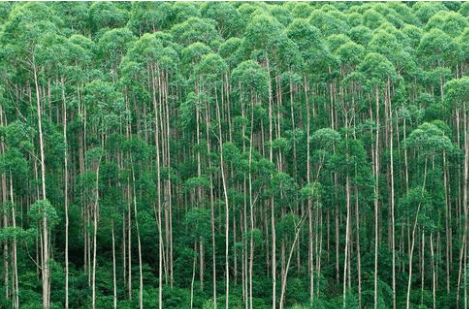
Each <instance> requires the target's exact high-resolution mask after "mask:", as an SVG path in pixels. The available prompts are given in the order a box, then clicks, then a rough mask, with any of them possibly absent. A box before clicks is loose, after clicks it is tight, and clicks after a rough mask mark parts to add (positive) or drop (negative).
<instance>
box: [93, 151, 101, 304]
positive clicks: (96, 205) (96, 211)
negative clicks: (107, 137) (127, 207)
mask: <svg viewBox="0 0 469 309" xmlns="http://www.w3.org/2000/svg"><path fill="white" fill-rule="evenodd" d="M100 166H101V158H99V162H98V166H97V167H96V182H95V191H96V192H95V201H94V206H93V277H92V308H93V309H95V308H96V251H97V247H98V245H97V243H96V239H97V235H98V215H99V186H98V185H99V167H100Z"/></svg>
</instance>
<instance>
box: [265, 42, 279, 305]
mask: <svg viewBox="0 0 469 309" xmlns="http://www.w3.org/2000/svg"><path fill="white" fill-rule="evenodd" d="M265 59H266V64H267V76H268V81H269V82H268V84H269V143H270V146H269V160H270V161H271V162H273V148H272V141H273V135H272V133H273V116H272V104H273V102H272V101H273V98H272V80H271V78H270V62H269V56H268V53H267V51H266V52H265ZM270 207H271V208H270V211H271V213H270V218H271V222H270V223H271V233H272V248H271V249H272V309H275V308H276V306H277V237H276V231H275V202H274V198H273V197H271V198H270Z"/></svg>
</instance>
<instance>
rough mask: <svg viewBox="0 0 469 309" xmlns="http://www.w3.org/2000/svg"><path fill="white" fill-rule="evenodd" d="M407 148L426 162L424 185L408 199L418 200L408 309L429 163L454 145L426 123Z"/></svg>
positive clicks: (419, 128) (408, 290) (408, 302)
mask: <svg viewBox="0 0 469 309" xmlns="http://www.w3.org/2000/svg"><path fill="white" fill-rule="evenodd" d="M404 143H405V145H406V147H410V148H413V149H415V151H416V152H417V153H418V155H419V157H421V158H423V160H424V171H423V180H422V185H421V186H419V187H417V188H414V189H411V190H410V191H409V192H408V194H407V198H410V199H416V200H415V201H414V200H413V203H415V204H417V210H416V215H415V220H414V224H413V227H412V243H411V246H410V252H409V279H408V285H407V298H406V308H410V292H411V283H412V259H413V252H414V246H415V237H416V231H417V224H418V221H419V218H420V211H421V208H422V207H423V206H424V205H425V203H426V201H425V193H426V185H427V174H428V172H427V170H428V167H427V165H428V164H427V161H428V159H429V158H432V157H434V156H435V154H438V153H440V152H442V151H449V150H451V149H452V147H453V145H452V143H451V140H450V139H449V138H448V137H447V136H445V135H444V132H443V131H442V130H440V129H439V128H438V127H437V126H435V125H434V124H430V123H424V124H422V125H420V126H419V127H418V128H417V129H415V130H414V131H412V133H411V134H410V135H409V136H408V138H407V139H406V140H405V141H404Z"/></svg>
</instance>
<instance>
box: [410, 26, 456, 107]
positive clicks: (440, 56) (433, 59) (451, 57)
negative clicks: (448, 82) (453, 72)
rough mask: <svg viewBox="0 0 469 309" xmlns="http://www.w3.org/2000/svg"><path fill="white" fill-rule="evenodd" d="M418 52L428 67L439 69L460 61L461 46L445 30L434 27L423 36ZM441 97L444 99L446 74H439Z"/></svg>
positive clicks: (451, 66)
mask: <svg viewBox="0 0 469 309" xmlns="http://www.w3.org/2000/svg"><path fill="white" fill-rule="evenodd" d="M417 54H418V55H419V56H420V58H421V59H422V61H423V63H424V65H425V67H426V68H429V69H430V70H432V71H433V70H437V69H439V68H447V67H449V68H450V69H451V68H453V67H454V66H455V65H456V64H457V63H458V61H459V56H460V47H459V45H457V44H456V43H455V42H454V40H453V39H452V38H451V37H450V36H449V35H448V34H446V33H445V32H443V31H441V30H440V29H438V28H432V29H431V30H430V31H428V32H427V33H425V35H424V36H423V37H422V39H421V41H420V44H419V47H418V49H417ZM439 75H440V76H439V77H440V78H439V79H440V80H439V82H440V83H439V84H440V98H441V101H442V102H443V101H444V83H445V79H444V75H443V74H439Z"/></svg>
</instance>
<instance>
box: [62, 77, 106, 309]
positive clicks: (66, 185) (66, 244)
mask: <svg viewBox="0 0 469 309" xmlns="http://www.w3.org/2000/svg"><path fill="white" fill-rule="evenodd" d="M61 85H62V104H63V112H64V114H63V126H64V128H63V137H64V145H65V147H64V185H65V189H64V204H65V309H68V279H69V278H68V277H69V265H68V229H69V224H70V222H69V218H68V151H67V148H68V142H67V104H66V102H65V84H64V78H63V77H62V79H61ZM113 249H114V247H113Z"/></svg>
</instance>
